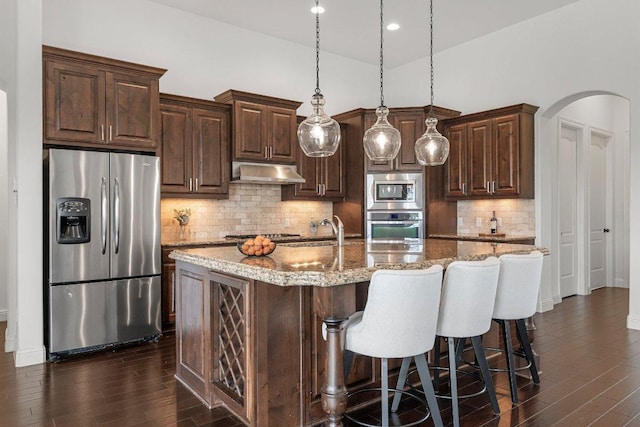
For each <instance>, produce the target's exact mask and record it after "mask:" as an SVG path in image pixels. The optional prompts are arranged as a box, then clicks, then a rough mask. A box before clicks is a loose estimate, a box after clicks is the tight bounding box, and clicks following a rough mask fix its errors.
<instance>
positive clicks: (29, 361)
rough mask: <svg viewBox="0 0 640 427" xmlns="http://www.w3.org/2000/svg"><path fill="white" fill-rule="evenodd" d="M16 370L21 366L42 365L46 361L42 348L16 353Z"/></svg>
mask: <svg viewBox="0 0 640 427" xmlns="http://www.w3.org/2000/svg"><path fill="white" fill-rule="evenodd" d="M15 358H16V368H21V367H23V366H31V365H39V364H40V363H44V361H45V359H46V351H45V348H44V346H41V347H38V348H34V349H31V350H20V351H16V354H15Z"/></svg>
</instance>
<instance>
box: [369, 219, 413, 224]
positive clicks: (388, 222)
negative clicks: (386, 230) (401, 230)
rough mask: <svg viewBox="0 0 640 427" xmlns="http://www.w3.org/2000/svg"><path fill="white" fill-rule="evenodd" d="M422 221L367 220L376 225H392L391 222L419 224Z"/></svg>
mask: <svg viewBox="0 0 640 427" xmlns="http://www.w3.org/2000/svg"><path fill="white" fill-rule="evenodd" d="M421 222H422V220H415V221H372V220H369V224H371V225H378V224H383V225H390V224H391V225H393V224H399V225H412V224H420V223H421Z"/></svg>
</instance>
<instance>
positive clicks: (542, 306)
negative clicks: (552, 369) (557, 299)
mask: <svg viewBox="0 0 640 427" xmlns="http://www.w3.org/2000/svg"><path fill="white" fill-rule="evenodd" d="M554 305H555V304H554V303H553V300H552V299H546V300H543V301H538V307H537V310H536V311H537V312H538V313H544V312H545V311H551V310H553V306H554Z"/></svg>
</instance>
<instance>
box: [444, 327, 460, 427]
mask: <svg viewBox="0 0 640 427" xmlns="http://www.w3.org/2000/svg"><path fill="white" fill-rule="evenodd" d="M447 344H448V345H449V381H450V382H451V410H452V411H453V426H454V427H460V408H458V378H457V374H456V368H457V365H456V349H455V344H454V339H453V338H447Z"/></svg>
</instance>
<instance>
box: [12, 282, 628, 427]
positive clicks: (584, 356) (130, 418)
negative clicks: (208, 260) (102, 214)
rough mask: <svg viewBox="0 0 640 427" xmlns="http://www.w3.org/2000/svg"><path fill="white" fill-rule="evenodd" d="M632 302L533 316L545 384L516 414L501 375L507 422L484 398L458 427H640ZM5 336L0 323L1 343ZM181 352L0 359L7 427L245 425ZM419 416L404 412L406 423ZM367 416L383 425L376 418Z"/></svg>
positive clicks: (607, 300)
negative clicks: (180, 361) (29, 362)
mask: <svg viewBox="0 0 640 427" xmlns="http://www.w3.org/2000/svg"><path fill="white" fill-rule="evenodd" d="M628 297H629V293H628V291H627V290H625V289H615V288H605V289H600V290H597V291H594V292H593V294H592V295H591V296H587V297H582V296H576V297H571V298H567V299H565V300H564V301H563V302H562V303H561V304H559V305H557V306H556V308H555V309H554V310H553V311H550V312H547V313H542V314H536V315H535V323H536V326H537V331H536V334H535V349H536V351H537V352H538V353H539V354H540V358H541V366H540V368H541V371H542V375H541V384H540V385H533V384H532V383H531V382H530V381H529V380H527V379H526V378H519V379H518V381H519V384H518V387H519V390H518V394H519V399H520V403H519V404H518V405H516V406H512V405H511V399H510V396H509V386H508V381H507V378H506V374H500V373H498V374H495V375H494V381H495V383H496V387H497V392H498V399H499V404H500V409H501V414H500V416H496V415H494V414H493V412H492V410H491V408H490V406H489V404H488V399H487V398H486V396H479V397H476V398H473V399H468V400H466V401H464V402H461V424H462V425H463V426H517V425H523V426H553V425H555V426H581V427H582V426H589V425H593V426H607V427H613V426H639V427H640V331H632V330H628V329H627V328H626V316H627V313H628ZM5 328H6V323H0V342H1V343H4V333H5ZM174 344H175V338H174V336H173V335H166V336H163V337H162V338H161V339H160V341H159V342H158V343H157V344H153V343H147V344H142V345H135V346H130V347H124V348H118V349H112V350H108V351H103V352H99V353H94V354H89V355H82V356H76V357H73V358H71V359H67V360H63V361H61V362H58V363H45V364H42V365H38V366H30V367H25V368H15V367H14V366H13V356H12V354H10V353H0V425H1V426H27V425H35V426H90V425H100V426H118V427H125V426H163V425H178V426H221V427H226V426H229V427H231V426H238V425H242V424H241V423H240V422H239V421H238V420H237V419H235V418H234V417H233V416H231V415H230V414H229V413H228V412H227V411H225V410H223V409H220V408H218V409H213V410H208V409H206V408H205V407H204V406H203V405H202V404H201V403H200V401H199V400H197V399H196V398H195V397H193V396H192V395H191V393H190V392H189V391H187V390H186V389H185V388H184V387H183V386H181V385H180V384H178V383H177V382H176V381H175V379H174V378H173V375H174V372H175V351H174ZM473 386H474V385H473V384H470V385H468V387H473ZM441 408H442V415H443V419H444V421H445V423H448V424H450V423H451V408H450V406H449V405H448V403H447V402H446V401H442V402H441ZM418 414H419V409H415V408H414V406H412V404H411V403H404V404H403V408H402V416H403V418H405V419H407V418H413V417H415V416H417V415H418ZM367 416H369V417H370V419H372V420H373V419H376V418H377V417H376V411H375V409H374V410H370V411H368V412H367ZM346 425H348V424H346ZM425 425H432V423H431V420H428V421H427V422H426V423H425Z"/></svg>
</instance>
